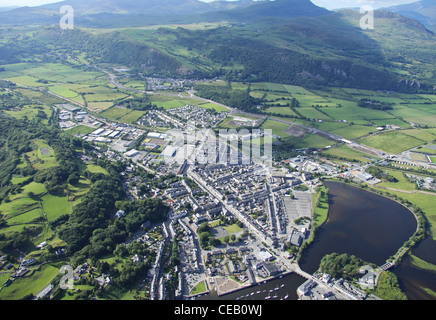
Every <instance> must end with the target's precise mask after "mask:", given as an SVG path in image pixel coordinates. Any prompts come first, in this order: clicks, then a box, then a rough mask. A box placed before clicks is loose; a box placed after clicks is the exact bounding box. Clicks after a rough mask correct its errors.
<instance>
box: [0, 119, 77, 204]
mask: <svg viewBox="0 0 436 320" xmlns="http://www.w3.org/2000/svg"><path fill="white" fill-rule="evenodd" d="M35 139H41V140H44V141H46V142H47V144H48V145H49V146H50V147H52V148H53V150H54V152H55V157H56V160H57V162H58V164H59V167H51V168H47V169H44V170H42V171H40V172H38V173H36V171H35V169H33V167H32V165H31V163H30V162H29V161H28V158H27V157H26V156H25V153H27V152H30V151H32V150H34V148H35V146H34V144H33V142H32V140H35ZM78 146H80V147H82V146H83V141H82V140H81V139H78V138H75V137H72V136H71V135H68V134H66V133H64V132H62V131H61V130H60V129H59V128H56V127H54V126H53V127H46V126H43V125H41V124H40V123H38V122H37V121H35V120H33V121H28V120H26V119H24V120H17V119H15V118H10V117H6V116H2V115H0V151H1V152H0V186H1V191H0V200H4V199H5V198H6V196H7V195H8V193H9V192H10V191H11V190H13V189H14V188H16V187H17V186H14V185H12V184H11V183H10V181H11V178H12V176H13V175H14V174H16V175H21V176H31V178H33V179H34V181H35V182H40V183H44V184H45V185H46V187H47V190H48V191H51V190H52V188H53V187H55V186H57V185H59V184H61V183H63V182H65V181H66V180H67V178H68V176H69V175H70V174H72V173H73V172H76V171H77V161H76V156H75V153H74V151H73V150H74V148H75V147H78ZM23 155H24V159H25V161H26V166H25V167H22V168H17V166H18V164H19V163H20V162H21V159H22V158H23ZM34 174H35V176H33V175H34ZM18 187H19V186H18Z"/></svg>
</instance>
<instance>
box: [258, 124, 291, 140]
mask: <svg viewBox="0 0 436 320" xmlns="http://www.w3.org/2000/svg"><path fill="white" fill-rule="evenodd" d="M289 126H290V125H289V124H286V123H283V122H278V121H274V120H266V121H265V122H264V123H263V125H262V129H271V130H272V133H273V134H274V135H277V136H280V137H289V136H290V135H289V134H287V133H286V132H285V131H286V129H288V128H289Z"/></svg>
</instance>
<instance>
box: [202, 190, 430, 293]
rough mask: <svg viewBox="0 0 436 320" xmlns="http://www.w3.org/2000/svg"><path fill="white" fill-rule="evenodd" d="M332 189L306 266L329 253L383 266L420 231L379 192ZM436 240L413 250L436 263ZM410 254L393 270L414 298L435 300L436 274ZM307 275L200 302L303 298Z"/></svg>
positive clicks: (312, 267) (404, 211)
mask: <svg viewBox="0 0 436 320" xmlns="http://www.w3.org/2000/svg"><path fill="white" fill-rule="evenodd" d="M325 185H326V187H327V188H328V189H329V196H330V210H329V217H328V220H327V222H326V223H325V224H324V225H323V226H322V227H321V228H319V229H318V232H317V234H316V237H315V241H314V242H313V243H312V244H311V245H310V246H309V247H308V248H307V249H306V251H305V252H304V254H303V256H302V259H301V260H300V266H301V268H302V269H303V270H304V271H306V272H309V273H313V272H315V271H316V270H317V269H318V267H319V263H320V260H321V258H322V257H323V256H324V255H326V254H329V253H332V252H337V253H348V254H354V255H355V256H357V257H359V258H361V259H363V260H364V261H367V262H371V263H375V264H376V265H382V264H384V263H385V261H386V260H387V259H388V258H389V257H390V256H392V255H394V254H395V253H396V252H397V250H398V249H399V248H400V247H401V246H402V245H403V244H404V242H405V241H407V240H408V239H409V237H410V236H412V235H413V233H414V232H415V230H416V227H417V223H416V220H415V218H414V216H413V214H412V213H411V212H410V211H409V210H408V209H406V208H405V207H403V206H402V205H400V204H399V203H397V202H395V201H392V200H390V199H387V198H385V197H382V196H379V195H377V194H374V193H371V192H368V191H365V190H362V189H359V188H356V187H353V186H350V185H347V184H343V183H339V182H326V183H325ZM434 252H436V241H433V240H432V239H430V238H428V239H426V240H425V241H422V242H421V243H420V244H419V245H418V246H417V247H416V248H415V249H414V250H413V253H414V254H415V255H417V256H418V257H420V258H422V259H425V260H426V261H428V262H433V263H436V255H435V254H434ZM410 260H411V259H410V258H408V257H406V258H405V259H404V261H403V263H402V265H401V266H400V267H397V268H395V269H391V271H392V272H394V273H395V274H396V275H397V277H398V278H399V282H400V285H401V287H402V289H403V290H404V292H405V293H406V294H407V296H408V298H409V299H434V297H433V298H432V296H431V295H430V294H428V293H427V292H426V291H425V290H423V289H422V287H425V288H430V289H431V290H433V291H435V292H436V273H433V272H425V271H423V270H418V269H416V268H414V267H413V266H412V265H411V263H410ZM304 281H305V279H304V278H302V277H300V276H298V275H296V274H290V275H287V276H284V277H283V278H282V279H275V280H272V281H269V282H267V283H265V284H261V285H258V286H255V287H251V288H247V289H243V290H240V291H237V292H234V293H231V294H228V295H225V296H221V297H218V296H217V295H216V294H214V293H210V294H208V295H205V296H203V297H201V298H200V299H201V300H210V299H223V300H236V299H243V300H244V299H247V300H263V299H264V298H265V297H266V296H272V295H273V296H275V299H281V298H282V299H284V297H287V299H289V300H296V299H298V297H297V294H296V290H297V288H298V287H299V286H300V285H301V284H302V283H303V282H304Z"/></svg>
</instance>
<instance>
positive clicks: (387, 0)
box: [0, 0, 418, 10]
mask: <svg viewBox="0 0 436 320" xmlns="http://www.w3.org/2000/svg"><path fill="white" fill-rule="evenodd" d="M59 1H60V0H0V7H10V6H39V5H42V4H47V3H54V2H59ZM91 1H92V0H91ZM203 1H206V2H209V1H210V0H203ZM416 1H418V0H312V2H313V3H314V4H316V5H317V6H320V7H324V8H326V9H329V10H333V9H339V8H349V7H361V6H363V5H370V6H372V7H373V8H374V9H378V8H383V7H389V6H394V5H399V4H405V3H412V2H416Z"/></svg>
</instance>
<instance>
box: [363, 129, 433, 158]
mask: <svg viewBox="0 0 436 320" xmlns="http://www.w3.org/2000/svg"><path fill="white" fill-rule="evenodd" d="M359 142H360V143H362V144H364V145H367V146H369V147H372V148H375V149H378V150H382V151H385V152H389V153H393V154H397V153H400V152H403V151H406V150H409V149H411V148H414V147H418V146H421V145H423V144H425V141H423V140H420V139H417V138H414V137H412V136H409V135H406V134H403V133H401V132H400V131H395V132H388V133H384V134H377V135H373V136H369V137H366V138H364V139H361V140H359Z"/></svg>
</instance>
